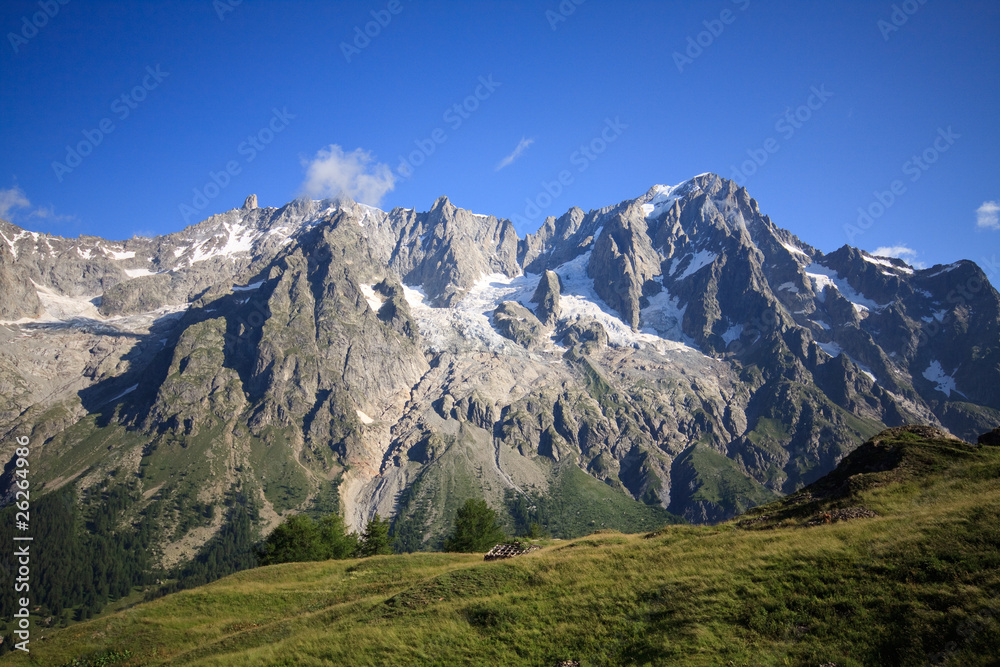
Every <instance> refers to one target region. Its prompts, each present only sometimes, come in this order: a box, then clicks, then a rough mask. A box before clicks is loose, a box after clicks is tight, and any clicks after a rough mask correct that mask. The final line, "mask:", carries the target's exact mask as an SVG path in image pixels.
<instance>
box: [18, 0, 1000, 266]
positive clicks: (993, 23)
mask: <svg viewBox="0 0 1000 667" xmlns="http://www.w3.org/2000/svg"><path fill="white" fill-rule="evenodd" d="M63 3H65V4H63ZM577 3H579V4H577ZM46 11H47V12H48V13H47V14H46ZM0 28H2V34H3V43H2V44H0V213H2V217H4V218H6V219H9V220H11V221H12V222H14V223H16V224H19V225H21V226H23V227H26V228H29V229H32V230H37V231H44V232H49V233H55V234H60V235H63V236H76V235H79V234H94V235H101V236H104V237H109V238H127V237H129V236H132V235H133V234H142V235H151V234H162V233H168V232H171V231H176V230H178V229H180V228H182V227H183V226H185V224H188V223H194V222H197V221H199V220H201V219H203V218H205V217H208V216H209V215H211V214H213V213H217V212H220V211H224V210H226V209H229V208H233V207H237V206H240V205H241V204H242V202H243V200H244V198H245V197H246V196H247V195H248V194H250V193H256V194H257V195H258V197H259V200H260V203H261V205H270V206H280V205H282V204H284V203H285V202H287V201H289V200H292V199H294V198H295V197H297V196H301V195H302V194H311V195H313V196H317V197H319V196H321V195H325V194H332V192H333V191H334V190H337V189H346V190H347V191H348V192H349V193H350V194H353V195H354V196H355V198H358V199H362V200H367V201H368V202H369V203H377V204H378V205H379V206H380V207H381V208H384V209H389V208H392V207H394V206H403V207H416V208H417V209H418V210H426V209H428V208H430V206H431V204H432V203H433V201H434V200H435V199H436V198H437V197H438V196H441V195H447V196H448V197H449V198H450V199H451V200H452V201H453V202H454V203H455V204H456V205H458V206H461V207H463V208H468V209H471V210H473V211H475V212H479V213H491V214H494V215H497V216H499V217H507V218H511V219H514V220H515V222H516V225H517V227H518V232H519V233H520V234H522V235H523V234H524V233H526V232H530V231H534V230H535V229H536V228H537V227H538V226H539V225H540V224H541V223H542V221H543V219H544V216H545V215H560V214H561V213H563V212H565V210H566V209H568V208H569V207H570V206H579V207H581V208H583V209H585V210H587V209H591V208H598V207H601V206H605V205H608V204H613V203H617V202H619V201H622V200H624V199H628V198H632V197H635V196H638V195H640V194H642V193H644V192H645V191H646V190H647V189H648V188H649V187H650V186H652V185H653V184H658V183H664V184H675V183H679V182H681V181H683V180H686V179H687V178H689V177H691V176H693V175H696V174H699V173H702V172H707V171H714V172H717V173H719V174H721V175H723V176H726V177H730V178H735V179H736V180H738V181H739V182H740V183H741V184H743V185H745V186H746V187H747V189H748V190H749V191H750V193H751V195H753V196H754V197H756V198H757V200H758V201H759V202H760V205H761V208H762V209H763V210H764V211H765V212H766V213H768V214H770V215H771V217H772V219H773V220H774V221H775V222H776V223H777V224H778V225H780V226H782V227H785V228H787V229H789V230H791V231H792V232H793V233H795V234H797V235H798V236H799V237H800V238H801V239H803V240H804V241H806V242H807V243H810V244H812V245H814V246H816V247H818V248H820V249H821V250H824V251H826V252H830V251H833V250H835V249H836V248H838V247H840V246H842V245H843V244H845V243H851V244H852V245H856V246H859V247H861V248H864V249H866V250H869V251H875V250H877V249H880V248H882V249H885V248H895V249H896V252H897V254H901V255H902V256H903V257H904V258H905V259H907V260H908V261H910V262H911V263H913V262H915V263H918V264H922V265H927V266H931V265H933V264H935V263H945V262H951V261H954V260H957V259H962V258H967V259H973V260H975V261H977V262H979V263H980V265H981V266H983V268H984V270H986V271H987V273H988V274H991V278H992V281H993V283H994V284H998V281H1000V264H998V261H997V260H998V259H1000V257H998V255H1000V223H998V222H997V208H998V207H997V203H996V202H998V201H1000V179H998V175H1000V173H998V172H1000V169H998V163H997V161H998V156H1000V130H998V120H1000V115H998V109H1000V85H998V83H1000V40H998V39H997V35H1000V3H996V2H995V1H994V0H985V1H981V2H979V1H968V2H944V1H943V0H924V1H923V2H921V1H920V0H905V1H900V2H895V3H893V2H882V1H872V2H868V1H864V2H862V1H858V2H822V3H813V2H801V0H797V1H795V2H791V1H781V0H775V1H767V2H765V0H713V1H704V2H701V1H698V2H669V1H667V2H664V1H663V0H660V1H657V2H604V1H601V0H582V1H581V0H563V1H562V2H561V3H560V2H559V0H550V1H538V2H528V1H522V2H516V1H500V2H476V1H468V2H461V3H459V2H434V1H433V0H392V1H390V0H376V1H373V2H319V1H316V2H312V1H309V2H305V1H303V2H296V1H294V0H284V1H281V2H279V1H277V0H242V2H238V1H237V0H215V1H213V0H196V1H195V0H192V1H190V2H164V3H148V2H142V1H136V2H128V3H119V2H115V3H111V2H100V1H93V2H87V1H85V0H41V2H39V1H38V0H34V1H30V2H28V1H20V0H7V1H6V2H4V3H3V7H2V9H0ZM366 30H367V32H368V34H367V35H366V34H365V32H366ZM78 148H79V150H77V149H78ZM83 153H86V155H84V154H83ZM914 158H916V160H914ZM213 175H214V176H213ZM859 209H861V210H863V211H867V213H868V217H859V216H860V214H859Z"/></svg>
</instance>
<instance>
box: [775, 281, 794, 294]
mask: <svg viewBox="0 0 1000 667" xmlns="http://www.w3.org/2000/svg"><path fill="white" fill-rule="evenodd" d="M781 290H785V291H788V292H791V293H792V294H798V293H799V288H798V287H796V286H795V283H792V282H787V283H781V284H780V285H778V291H779V292H780V291H781Z"/></svg>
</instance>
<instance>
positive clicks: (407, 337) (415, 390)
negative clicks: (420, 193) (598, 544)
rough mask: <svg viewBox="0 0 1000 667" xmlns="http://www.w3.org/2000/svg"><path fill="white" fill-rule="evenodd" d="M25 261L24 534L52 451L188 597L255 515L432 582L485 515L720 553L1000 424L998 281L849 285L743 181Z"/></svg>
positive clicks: (840, 253) (71, 486) (353, 217)
mask: <svg viewBox="0 0 1000 667" xmlns="http://www.w3.org/2000/svg"><path fill="white" fill-rule="evenodd" d="M797 224H798V223H797ZM799 226H803V225H801V224H800V225H799ZM0 236H2V242H0V320H2V325H0V341H2V344H0V389H2V391H0V436H2V438H3V442H4V450H3V458H4V461H5V462H8V461H9V463H8V465H7V467H6V468H5V473H4V475H3V476H2V477H0V491H2V492H3V494H4V495H3V498H4V502H5V503H10V502H11V501H12V499H13V486H12V482H13V479H14V475H13V471H14V464H13V456H14V454H13V449H14V447H15V445H14V444H13V443H14V436H15V435H17V436H27V437H29V439H30V441H31V443H32V448H33V449H32V451H33V460H32V468H31V472H32V477H33V482H32V483H33V485H34V486H33V488H34V489H38V490H39V492H41V493H52V492H55V491H57V490H72V492H73V493H74V494H75V496H76V497H77V498H78V502H79V503H81V505H82V507H83V508H84V513H86V508H87V507H88V506H96V505H97V504H100V503H102V502H105V501H106V499H107V498H108V497H109V494H114V493H115V489H121V494H120V497H121V498H124V499H125V500H123V504H122V508H121V511H120V512H119V514H118V515H117V516H116V518H115V520H114V522H113V525H112V527H111V529H121V528H122V527H128V526H137V525H140V524H144V525H146V526H147V528H148V529H149V530H151V531H152V535H153V537H152V538H151V539H150V542H149V543H150V545H151V553H152V554H153V556H154V562H155V563H156V564H157V566H158V567H162V568H166V569H169V568H172V567H176V566H179V565H180V564H182V563H184V562H186V561H188V560H190V559H191V558H192V557H195V556H197V555H198V554H200V553H201V554H203V553H204V550H205V549H206V548H207V547H208V545H210V544H211V541H212V540H213V538H218V536H219V535H221V534H223V533H224V532H225V531H226V530H227V527H229V526H230V524H231V523H232V522H233V521H234V519H233V516H234V515H233V512H232V508H233V507H234V506H236V505H247V506H251V507H252V508H253V512H252V517H253V518H252V523H253V527H254V530H255V531H258V534H265V533H266V532H267V531H269V530H270V529H272V528H273V527H274V526H276V525H277V524H278V523H279V522H280V521H281V520H282V518H283V517H286V516H288V515H289V514H291V513H295V512H313V513H322V512H329V511H337V512H340V513H341V514H343V516H344V517H345V520H346V521H347V524H348V525H349V526H350V527H353V528H355V529H357V528H360V527H363V525H364V523H365V522H366V521H367V520H368V519H370V518H371V517H372V516H374V515H375V514H376V513H378V514H380V515H382V516H383V517H392V518H393V532H394V535H395V537H396V540H397V547H398V548H401V549H405V550H419V549H427V548H434V547H435V546H439V545H440V541H441V539H442V538H443V535H444V533H445V531H446V530H447V528H448V527H449V526H450V524H451V521H452V520H453V518H454V514H455V511H456V509H457V507H458V506H460V505H461V504H462V502H463V501H464V500H465V499H466V498H469V497H473V496H475V497H485V498H486V499H487V501H488V502H489V503H490V504H491V505H493V506H494V507H497V508H498V509H501V510H502V514H504V516H505V517H507V520H508V521H509V522H511V523H512V524H519V523H523V524H530V523H538V524H541V525H542V526H543V527H546V528H547V529H548V530H549V532H551V533H553V534H556V535H557V536H558V535H560V534H561V535H564V536H575V535H580V534H585V533H587V532H592V531H593V530H595V529H599V528H602V527H603V528H618V529H625V528H628V527H633V526H635V527H639V528H640V529H643V528H652V527H655V526H657V525H662V524H663V523H666V522H669V521H673V520H676V519H675V517H678V516H679V517H683V519H686V520H687V521H690V522H695V523H703V522H708V523H712V522H718V521H721V520H725V519H728V518H731V517H733V516H736V515H737V514H739V513H741V512H743V511H745V510H746V509H748V508H750V507H753V506H755V505H759V504H763V503H766V502H769V501H772V500H774V499H776V498H778V497H780V496H784V495H786V494H789V493H792V492H795V491H796V490H798V489H800V488H802V487H803V486H805V485H807V484H809V483H811V482H813V481H815V480H817V479H819V478H820V477H821V476H823V475H824V474H826V473H828V472H830V471H831V470H833V469H834V467H835V466H836V465H837V463H838V462H839V461H840V460H841V459H843V458H844V457H845V456H846V455H847V454H849V453H850V452H851V451H853V450H854V449H855V448H857V447H858V446H859V445H860V444H861V443H862V442H864V441H865V440H866V439H868V438H869V437H871V436H873V435H874V434H876V433H879V432H880V431H882V430H883V429H885V428H886V427H892V426H899V425H903V424H908V423H922V424H929V425H933V426H936V427H938V428H941V429H944V430H946V431H948V432H950V433H951V434H953V435H955V436H958V437H960V438H963V439H966V440H973V441H974V440H975V438H976V436H977V435H978V434H980V433H982V432H985V431H989V430H991V429H993V428H995V427H996V426H997V425H998V424H1000V381H998V380H1000V294H998V292H997V291H996V290H995V289H994V288H993V287H992V286H991V284H990V282H989V280H988V279H987V277H986V276H985V274H984V273H983V271H982V270H981V269H980V268H979V267H978V266H977V265H976V264H975V263H973V262H971V261H967V260H961V261H956V262H955V263H953V264H948V265H938V266H933V267H930V268H926V269H917V268H914V267H912V266H909V265H907V264H906V263H905V262H903V261H901V260H899V259H895V258H889V257H876V256H873V255H871V254H869V253H866V252H864V251H862V250H859V249H857V248H853V247H850V246H846V245H845V246H844V247H842V248H840V249H838V250H836V251H834V252H831V253H829V254H826V253H823V252H821V251H820V250H818V249H816V248H813V247H812V246H810V245H808V244H807V243H805V242H803V241H801V240H800V239H798V238H797V237H796V236H795V235H793V234H791V233H790V232H788V231H786V230H785V229H782V228H781V227H778V226H777V225H776V224H775V223H774V222H772V220H771V219H770V217H769V216H767V215H766V214H764V213H762V212H761V209H760V206H759V205H758V202H757V201H756V200H755V199H753V198H752V197H751V196H750V194H749V193H748V192H747V191H746V190H745V189H744V188H742V187H739V186H738V185H736V184H735V183H733V182H732V181H729V180H727V179H724V178H721V177H719V176H716V175H714V174H703V175H700V176H697V177H695V178H692V179H690V180H687V181H685V182H683V183H681V184H680V185H677V186H654V187H652V188H651V189H650V190H648V191H647V192H646V193H645V194H643V195H641V196H639V197H637V198H635V199H630V200H627V201H624V202H621V203H618V204H615V205H611V206H608V207H606V208H602V209H599V210H592V211H590V212H584V211H583V210H581V209H578V208H571V209H570V210H568V211H567V212H566V213H564V214H563V215H562V216H560V217H558V218H555V217H550V218H547V219H546V220H545V221H544V223H543V224H542V226H541V228H540V229H539V230H538V231H537V232H536V233H534V234H529V235H527V236H526V237H524V238H520V237H519V236H518V234H517V233H516V232H515V229H514V227H513V225H512V223H511V222H510V221H509V220H506V219H502V218H497V217H494V216H490V215H481V214H476V213H472V212H470V211H467V210H463V209H460V208H457V207H456V206H455V205H453V204H452V203H451V202H450V201H449V200H448V199H447V198H446V197H442V198H440V199H438V200H437V201H435V202H434V204H433V206H431V208H430V210H428V211H426V212H417V211H416V210H414V209H403V208H396V209H393V210H391V211H388V212H386V211H381V210H379V209H377V208H373V207H371V206H366V205H362V204H358V203H355V202H353V201H350V200H349V199H347V198H338V199H328V200H323V201H313V200H296V201H293V202H291V203H288V204H286V205H284V206H282V207H281V208H272V207H260V206H258V203H257V198H256V196H253V195H251V196H250V197H248V198H247V200H246V202H245V204H244V205H243V206H242V207H241V208H239V209H234V210H230V211H227V212H224V213H221V214H218V215H214V216H212V217H210V218H208V219H207V220H204V221H202V222H200V223H198V224H196V225H193V226H191V227H188V228H186V229H184V230H182V231H180V232H177V233H174V234H170V235H167V236H160V237H156V238H151V239H150V238H132V239H129V240H125V241H109V240H105V239H101V238H97V237H89V236H81V237H79V238H76V239H66V238H60V237H55V236H49V235H45V234H40V233H35V232H30V231H26V230H23V229H21V228H19V227H17V226H15V225H12V224H10V223H8V222H4V221H0ZM116 497H117V496H116ZM226 507H228V508H230V510H228V511H227V510H226V509H224V508H226Z"/></svg>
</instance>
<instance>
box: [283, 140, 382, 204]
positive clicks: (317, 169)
mask: <svg viewBox="0 0 1000 667" xmlns="http://www.w3.org/2000/svg"><path fill="white" fill-rule="evenodd" d="M303 166H304V167H305V168H306V180H305V182H304V183H303V184H302V189H303V191H304V192H305V193H306V194H307V195H309V196H310V197H336V196H338V195H347V196H348V197H350V198H351V199H353V200H354V201H356V202H360V203H362V204H368V205H370V206H378V204H379V202H381V201H382V198H383V197H384V196H385V195H386V193H388V192H390V191H392V189H393V188H395V187H396V177H395V176H394V175H393V173H392V169H390V168H389V165H387V164H383V163H381V162H376V161H375V158H374V157H373V156H372V154H371V153H369V152H368V151H365V150H362V149H360V148H356V149H354V150H353V151H351V152H350V153H345V152H344V149H342V148H341V147H340V146H338V145H336V144H331V145H330V147H329V148H323V149H320V150H319V152H317V153H316V157H315V158H313V159H312V160H311V161H306V160H303Z"/></svg>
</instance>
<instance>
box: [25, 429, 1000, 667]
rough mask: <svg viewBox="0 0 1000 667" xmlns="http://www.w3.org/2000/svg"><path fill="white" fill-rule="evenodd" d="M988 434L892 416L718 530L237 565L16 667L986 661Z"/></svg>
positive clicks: (53, 642) (996, 587)
mask: <svg viewBox="0 0 1000 667" xmlns="http://www.w3.org/2000/svg"><path fill="white" fill-rule="evenodd" d="M998 516H1000V447H997V446H990V445H982V446H978V447H977V446H973V445H969V444H966V443H962V442H960V441H957V440H952V439H945V438H944V436H943V435H942V434H941V433H940V432H936V431H933V430H922V429H914V428H908V429H892V430H890V431H887V432H884V433H883V434H881V435H880V436H879V437H877V438H875V439H873V440H871V441H869V442H868V443H866V444H865V445H863V446H862V447H861V448H859V449H858V450H857V452H855V453H854V454H852V455H851V456H850V457H848V458H847V459H846V460H845V461H844V462H842V464H841V466H840V467H839V468H838V469H837V471H836V472H835V473H833V474H831V475H829V476H827V477H826V478H824V479H822V480H820V481H819V482H818V483H816V484H814V485H812V486H810V487H808V488H806V489H803V490H802V491H801V492H800V493H797V494H795V495H793V496H791V497H788V498H785V499H783V500H780V501H778V502H775V503H772V504H770V505H768V506H766V507H761V508H758V509H756V510H754V511H752V512H750V513H749V514H747V515H744V516H743V517H741V518H739V519H737V520H735V521H733V522H730V523H726V524H722V525H718V526H712V527H708V526H668V527H665V528H663V529H661V530H657V531H655V532H652V533H645V534H637V535H623V534H620V533H614V532H603V531H602V532H599V533H596V534H593V535H590V536H589V537H585V538H580V539H575V540H571V541H555V542H548V543H547V546H546V547H545V548H544V549H542V550H541V551H538V552H535V553H532V554H529V555H526V556H521V557H519V558H516V559H513V560H507V561H498V562H490V563H484V562H483V561H482V557H481V556H480V555H459V554H440V553H419V554H410V555H402V556H389V557H376V558H370V559H366V560H362V561H357V560H344V561H326V562H320V563H295V564H285V565H278V566H274V567H268V568H259V569H255V570H251V571H247V572H241V573H238V574H236V575H233V576H231V577H228V578H226V579H223V580H221V581H217V582H214V583H212V584H209V585H207V586H204V587H201V588H198V589H194V590H188V591H182V592H180V593H177V594H174V595H170V596H168V597H165V598H162V599H159V600H156V601H153V602H150V603H145V604H141V605H138V606H135V607H132V608H130V609H126V610H123V611H120V612H118V613H115V614H112V615H108V616H106V617H103V618H100V619H95V620H92V621H89V622H86V623H82V624H78V625H74V626H72V627H69V628H66V629H61V630H58V631H45V630H36V633H37V634H36V635H34V636H33V639H38V638H39V637H38V635H47V637H46V640H45V641H44V642H39V643H38V644H37V645H36V644H35V643H34V641H33V643H32V653H31V655H30V656H25V655H17V656H12V657H9V658H8V660H9V661H10V664H36V665H46V666H49V665H67V664H71V663H72V661H73V660H75V659H76V660H80V663H81V664H88V661H90V662H89V664H97V662H96V660H98V659H103V658H104V657H105V656H109V655H121V656H125V657H124V658H122V659H121V660H120V661H119V662H117V663H114V664H122V665H140V664H141V665H158V664H171V665H228V664H239V665H246V666H250V665H307V666H308V665H317V666H318V665H325V664H351V665H383V664H428V665H430V664H439V665H451V664H482V665H486V664H489V665H553V664H555V663H556V662H557V661H559V660H570V659H573V660H580V661H581V663H582V664H590V665H628V664H640V665H642V664H649V665H661V664H671V665H673V664H678V665H720V664H721V665H728V664H733V665H822V664H826V663H835V664H837V665H839V666H840V667H850V666H861V665H925V664H928V663H929V664H944V665H955V666H965V665H989V664H996V662H995V660H996V657H995V656H997V655H1000V522H998V521H997V517H998Z"/></svg>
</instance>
